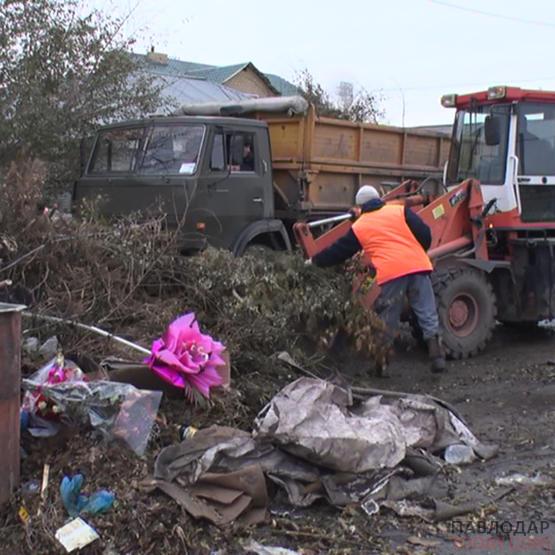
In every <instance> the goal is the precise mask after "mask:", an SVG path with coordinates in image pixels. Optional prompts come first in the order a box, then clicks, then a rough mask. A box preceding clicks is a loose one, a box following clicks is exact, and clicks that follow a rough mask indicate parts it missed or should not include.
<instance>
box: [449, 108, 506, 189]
mask: <svg viewBox="0 0 555 555" xmlns="http://www.w3.org/2000/svg"><path fill="white" fill-rule="evenodd" d="M488 116H490V117H493V118H496V119H497V123H498V125H497V129H498V144H494V145H492V144H487V142H486V133H485V121H486V118H487V117H488ZM509 116H510V107H509V106H508V105H502V106H494V107H492V106H478V107H476V108H475V109H473V110H459V111H458V112H457V116H456V120H455V129H454V132H453V143H452V145H451V153H450V157H449V166H448V171H447V182H448V184H454V183H459V182H461V181H463V180H465V179H468V178H474V179H478V180H479V181H480V182H481V183H484V184H487V185H502V184H503V183H504V182H505V169H506V165H507V163H506V160H507V158H506V157H507V140H508V135H509ZM490 142H491V141H490ZM496 142H497V141H496Z"/></svg>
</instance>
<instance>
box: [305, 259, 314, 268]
mask: <svg viewBox="0 0 555 555" xmlns="http://www.w3.org/2000/svg"><path fill="white" fill-rule="evenodd" d="M311 264H312V258H307V259H306V260H305V261H304V265H305V266H310V265H311Z"/></svg>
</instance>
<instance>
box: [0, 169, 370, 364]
mask: <svg viewBox="0 0 555 555" xmlns="http://www.w3.org/2000/svg"><path fill="white" fill-rule="evenodd" d="M42 180H43V175H42V174H41V165H40V164H38V163H36V162H33V161H30V160H25V159H23V158H22V159H20V160H19V161H18V162H17V163H14V164H12V166H11V168H10V170H9V171H8V174H7V176H6V178H5V180H4V182H3V183H2V182H0V205H1V206H9V207H10V210H7V211H2V219H1V220H0V281H2V280H10V281H11V282H12V285H11V286H9V287H4V288H2V289H0V296H1V295H3V300H8V301H12V302H23V303H25V304H27V305H29V306H30V307H31V309H32V310H34V311H36V312H40V313H42V314H48V315H51V316H59V317H63V318H68V319H73V320H78V321H80V322H82V323H85V324H93V325H97V326H101V327H104V328H105V329H107V330H109V331H112V332H114V333H117V334H120V335H124V336H128V337H131V338H133V339H134V340H136V341H139V342H142V343H143V344H144V345H145V346H147V347H148V346H150V341H151V340H152V339H154V338H156V337H157V336H158V335H159V334H160V333H161V332H162V331H163V330H164V329H165V327H166V325H167V324H168V323H169V322H170V321H172V320H173V319H174V318H176V317H177V316H179V315H181V314H183V313H185V312H189V311H193V312H195V313H196V314H197V316H198V319H199V322H200V323H201V325H202V327H203V328H204V329H206V330H207V331H208V332H210V333H211V334H212V335H214V336H215V337H217V338H219V339H220V340H222V341H223V342H224V343H226V344H227V345H228V348H229V350H230V352H231V354H232V358H233V360H234V365H236V366H237V367H240V368H242V369H244V370H245V371H248V370H249V369H259V368H260V366H261V364H263V361H264V360H265V359H266V358H267V357H268V356H270V355H272V354H274V353H276V352H277V351H282V350H286V351H289V352H290V353H292V354H299V353H301V352H304V353H306V352H311V350H312V352H313V350H314V349H315V348H317V347H318V346H322V345H326V344H329V343H330V341H331V339H332V338H333V337H334V336H335V334H336V333H337V332H338V330H343V331H344V332H346V333H347V335H348V336H350V337H351V338H352V339H353V340H354V343H355V345H356V346H358V348H359V349H360V350H364V351H366V352H369V353H372V352H374V350H376V349H377V348H378V347H379V346H378V345H377V344H376V340H375V338H376V337H377V335H376V333H375V330H376V329H377V327H379V323H378V322H377V319H376V318H375V316H374V315H373V314H372V313H370V312H368V311H366V310H365V309H364V308H362V306H361V305H360V304H359V302H358V300H357V298H356V296H353V294H352V281H351V280H352V276H351V275H350V274H349V273H345V272H344V271H343V270H342V269H340V270H337V271H333V270H329V271H323V270H321V269H318V268H315V267H312V266H306V265H305V264H304V261H303V259H302V257H301V256H300V255H298V254H297V255H291V254H287V253H283V254H280V253H270V254H269V255H268V256H266V255H262V254H258V253H257V254H254V255H245V256H243V257H240V258H236V257H234V256H233V255H232V254H231V253H230V252H228V251H224V250H216V249H208V250H207V251H205V252H203V253H201V254H199V255H197V256H193V257H184V256H181V255H180V254H179V252H178V244H179V241H178V239H179V230H177V232H168V231H166V230H165V226H164V216H163V215H162V214H159V215H158V216H155V217H150V218H148V219H146V220H144V219H140V218H138V217H135V218H133V217H130V218H126V219H122V220H119V221H118V222H115V223H113V224H112V225H103V224H102V223H100V222H99V221H98V219H97V218H96V217H95V216H94V211H92V210H91V211H90V212H84V213H83V215H82V218H81V219H80V220H79V221H77V220H76V219H73V218H69V217H68V216H67V215H63V214H58V213H57V212H56V211H51V210H49V209H48V207H45V206H43V205H42V204H41V198H42V194H41V185H42ZM63 342H64V347H65V348H67V349H78V350H81V351H82V350H83V349H87V350H89V351H90V352H89V354H95V352H96V353H98V354H99V355H106V354H108V353H107V352H106V348H107V346H106V345H104V344H102V343H99V340H97V339H96V338H94V339H93V338H91V337H84V336H83V334H82V333H81V332H76V331H75V330H66V331H65V332H64V334H63ZM99 351H100V352H99ZM102 351H103V352H102Z"/></svg>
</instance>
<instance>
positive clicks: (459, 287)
mask: <svg viewBox="0 0 555 555" xmlns="http://www.w3.org/2000/svg"><path fill="white" fill-rule="evenodd" d="M432 280H433V283H434V292H435V294H436V301H437V310H438V314H439V321H440V326H441V327H442V328H443V330H442V331H443V344H444V346H445V351H446V353H447V356H449V358H454V359H459V358H467V357H471V356H474V355H476V354H478V353H479V352H481V351H483V350H484V348H485V347H486V345H487V343H488V342H489V340H490V339H491V336H492V333H493V328H494V327H495V316H496V314H497V306H496V300H495V293H494V292H493V288H492V286H491V284H490V283H489V281H488V280H487V278H486V276H485V275H484V274H483V273H481V272H479V271H477V270H474V269H472V268H465V267H458V268H450V269H447V270H444V271H439V272H438V273H434V274H433V275H432Z"/></svg>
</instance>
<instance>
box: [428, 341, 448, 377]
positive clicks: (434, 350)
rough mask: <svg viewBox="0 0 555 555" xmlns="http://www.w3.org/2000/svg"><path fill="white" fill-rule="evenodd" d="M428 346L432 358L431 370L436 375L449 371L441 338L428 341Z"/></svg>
mask: <svg viewBox="0 0 555 555" xmlns="http://www.w3.org/2000/svg"><path fill="white" fill-rule="evenodd" d="M426 343H427V344H428V356H429V357H430V370H431V371H432V372H434V373H435V374H439V373H440V372H445V370H446V369H447V367H446V364H445V351H444V350H443V345H442V344H441V337H440V336H439V335H435V336H434V337H430V339H428V340H427V341H426Z"/></svg>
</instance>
